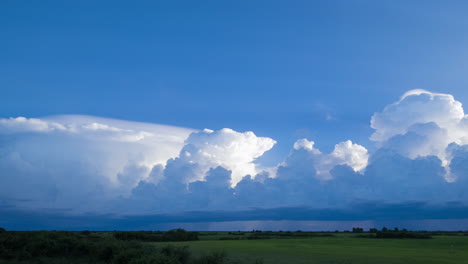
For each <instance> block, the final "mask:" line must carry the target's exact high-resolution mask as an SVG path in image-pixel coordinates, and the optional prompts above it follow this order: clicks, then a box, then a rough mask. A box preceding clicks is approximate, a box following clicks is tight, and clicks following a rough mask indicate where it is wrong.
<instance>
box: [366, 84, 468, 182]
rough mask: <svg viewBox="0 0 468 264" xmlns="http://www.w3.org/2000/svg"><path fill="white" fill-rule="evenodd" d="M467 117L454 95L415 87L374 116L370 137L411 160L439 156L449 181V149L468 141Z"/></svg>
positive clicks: (450, 177)
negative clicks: (447, 150)
mask: <svg viewBox="0 0 468 264" xmlns="http://www.w3.org/2000/svg"><path fill="white" fill-rule="evenodd" d="M466 120H467V117H466V116H465V113H464V110H463V107H462V104H461V103H460V102H459V101H456V100H455V99H454V97H453V96H452V95H450V94H442V93H432V92H428V91H425V90H412V91H409V92H407V93H405V94H404V95H403V96H402V97H401V99H400V100H399V101H397V102H395V103H393V104H390V105H388V106H387V107H385V109H384V110H383V111H382V112H380V113H375V114H374V115H373V116H372V119H371V127H372V128H374V129H375V132H374V133H373V134H372V136H371V140H374V141H376V142H378V143H379V145H380V146H381V147H384V148H388V149H393V150H395V151H397V152H398V153H400V154H402V155H404V156H406V157H409V158H412V159H414V158H417V157H425V156H431V155H432V156H437V157H438V158H439V159H440V160H441V161H442V165H443V166H444V167H445V168H446V171H447V172H446V175H445V178H446V180H447V181H453V180H454V179H453V177H452V176H451V175H450V168H449V164H450V161H451V157H450V155H448V153H447V152H446V148H447V146H448V145H449V144H451V143H457V144H460V145H464V144H467V143H468V140H467V139H468V129H467V128H468V126H467V121H466Z"/></svg>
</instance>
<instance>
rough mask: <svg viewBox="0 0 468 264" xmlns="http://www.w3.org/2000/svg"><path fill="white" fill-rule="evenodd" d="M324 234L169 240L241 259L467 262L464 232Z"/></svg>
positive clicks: (195, 251) (196, 250)
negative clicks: (413, 236)
mask: <svg viewBox="0 0 468 264" xmlns="http://www.w3.org/2000/svg"><path fill="white" fill-rule="evenodd" d="M326 235H327V234H323V236H321V235H317V236H306V235H304V238H297V237H293V238H272V239H251V240H227V237H226V236H225V235H223V234H219V233H218V234H210V233H205V234H201V236H200V239H201V240H200V241H190V242H172V243H174V244H177V245H188V246H189V248H190V250H191V251H192V252H193V254H207V253H209V252H213V251H223V252H226V254H227V256H229V258H230V259H233V260H235V261H239V262H240V263H255V261H257V263H265V264H269V263H278V264H279V263H330V264H331V263H336V264H338V263H340V264H351V263H353V264H355V263H356V264H357V263H369V264H370V263H373V264H374V263H382V264H385V263H389V264H390V263H392V264H403V263H408V264H410V263H412V264H418V263H425V264H428V263H434V264H441V263H454V264H455V263H457V264H458V263H468V236H464V235H457V236H454V235H449V236H447V235H435V236H433V238H432V239H369V238H361V237H357V236H356V235H355V234H352V233H349V234H347V233H339V234H333V236H326ZM223 238H224V239H225V240H213V239H223ZM204 239H206V240H204Z"/></svg>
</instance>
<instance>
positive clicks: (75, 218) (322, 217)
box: [0, 202, 468, 231]
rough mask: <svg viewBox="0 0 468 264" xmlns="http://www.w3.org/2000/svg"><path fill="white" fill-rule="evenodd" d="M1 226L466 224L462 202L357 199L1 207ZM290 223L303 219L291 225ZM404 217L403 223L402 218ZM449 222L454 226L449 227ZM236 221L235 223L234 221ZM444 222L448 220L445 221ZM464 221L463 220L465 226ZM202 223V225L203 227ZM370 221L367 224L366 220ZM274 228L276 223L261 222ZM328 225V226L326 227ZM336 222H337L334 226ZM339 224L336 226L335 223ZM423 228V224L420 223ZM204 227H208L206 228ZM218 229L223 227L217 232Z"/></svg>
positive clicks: (121, 227) (123, 227) (142, 227)
mask: <svg viewBox="0 0 468 264" xmlns="http://www.w3.org/2000/svg"><path fill="white" fill-rule="evenodd" d="M0 215H1V216H2V217H1V218H0V226H3V227H5V228H7V229H8V230H85V229H89V230H150V229H152V230H155V229H158V230H165V229H170V228H175V227H178V226H186V227H188V229H190V227H191V226H192V227H193V228H192V229H200V228H201V227H203V226H207V225H206V223H224V224H223V225H218V226H219V227H222V228H223V229H226V230H236V227H238V226H239V225H238V223H239V222H249V221H251V222H256V223H257V225H256V226H262V225H261V224H260V225H259V224H258V223H259V222H262V221H263V222H265V223H267V222H272V221H290V222H291V223H292V224H289V225H288V226H289V227H286V229H285V230H287V229H290V230H297V229H301V228H300V227H303V226H304V223H303V222H307V221H318V222H322V225H321V226H315V227H314V228H315V229H314V230H316V231H318V230H324V231H333V230H331V229H327V224H326V223H327V222H328V221H329V222H355V223H359V222H363V221H368V222H369V221H370V222H371V223H376V225H379V224H377V223H385V222H387V223H395V224H397V223H404V221H413V224H412V226H413V228H417V226H418V225H417V224H416V225H414V222H415V221H416V223H417V222H418V221H420V222H421V223H423V222H424V221H427V220H439V221H440V222H439V223H438V225H436V227H437V228H438V229H443V230H453V231H457V230H458V229H459V228H460V227H463V226H468V220H467V219H468V205H467V204H463V203H457V202H453V203H446V204H440V205H437V206H434V205H429V204H427V203H423V202H408V203H399V204H386V203H380V202H366V203H359V204H355V205H353V206H349V207H348V208H342V209H312V208H307V207H282V208H268V209H266V208H255V209H254V208H252V209H249V210H242V211H207V212H204V211H192V212H183V213H173V214H153V215H127V216H116V215H112V214H103V215H97V214H88V215H86V214H84V215H73V214H70V213H69V212H68V211H66V210H65V211H58V210H48V211H41V212H39V211H36V212H33V211H21V210H18V209H15V208H14V207H8V206H3V207H1V208H0ZM294 221H296V222H297V223H302V224H299V225H297V226H294ZM402 221H403V222H402ZM453 221H455V222H457V223H458V225H453V223H452V222H453ZM236 222H237V224H236ZM444 223H446V224H444ZM464 223H465V224H464ZM204 224H205V225H204ZM365 225H369V224H365ZM264 226H269V227H273V228H274V225H264ZM328 226H332V225H328ZM334 226H337V225H336V224H335V225H334ZM338 226H339V225H338ZM420 226H421V227H422V226H427V225H423V224H421V225H420ZM429 228H431V227H429ZM207 230H208V229H207ZM220 231H222V230H220Z"/></svg>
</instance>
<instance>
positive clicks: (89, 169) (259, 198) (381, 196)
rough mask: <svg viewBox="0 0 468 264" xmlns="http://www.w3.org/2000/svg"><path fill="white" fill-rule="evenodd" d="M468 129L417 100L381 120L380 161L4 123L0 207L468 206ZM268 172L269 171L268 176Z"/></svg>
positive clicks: (83, 120)
mask: <svg viewBox="0 0 468 264" xmlns="http://www.w3.org/2000/svg"><path fill="white" fill-rule="evenodd" d="M467 120H468V118H467V117H466V115H465V114H464V110H463V107H462V104H461V103H460V102H458V101H456V100H455V99H454V97H453V96H452V95H449V94H441V93H432V92H428V91H424V90H413V91H409V92H407V93H405V94H404V95H403V96H402V97H401V98H400V99H399V100H397V101H396V102H394V103H392V104H390V105H388V106H387V107H385V108H384V109H383V110H382V111H381V112H377V113H375V114H374V115H373V116H372V118H371V127H372V128H373V129H374V130H375V132H374V133H373V134H372V135H371V139H372V140H373V141H375V142H376V143H377V145H378V149H377V150H376V151H374V152H373V153H369V152H368V150H367V149H366V148H365V147H364V146H361V145H359V144H356V143H353V142H352V141H350V140H348V141H344V142H341V143H338V144H336V145H335V148H334V150H333V151H332V152H330V153H322V152H321V151H320V150H318V149H317V148H315V147H314V142H313V141H310V140H308V139H300V140H298V141H297V142H295V143H294V145H293V146H292V149H291V151H290V153H289V155H288V156H287V157H285V159H284V161H283V162H281V163H280V164H278V165H277V166H274V167H272V168H268V169H265V170H263V169H260V168H259V167H258V166H257V164H256V159H257V158H259V157H261V156H262V155H263V154H264V153H265V152H266V151H268V150H270V149H271V148H273V146H274V145H275V143H276V141H275V140H273V139H271V138H267V137H259V136H257V135H255V134H254V133H253V132H237V131H234V130H232V129H228V128H224V129H221V130H217V131H213V130H209V129H204V130H195V129H187V128H180V127H172V126H164V125H157V124H147V123H138V122H129V121H121V120H113V119H107V118H98V117H89V116H53V117H45V118H24V117H18V118H5V119H0V180H1V183H2V184H0V200H1V201H3V202H5V203H9V204H12V205H15V206H17V207H20V208H29V209H38V208H49V209H54V208H55V209H58V208H62V209H63V208H69V209H71V210H72V211H74V212H84V211H95V212H96V211H99V212H101V213H102V212H108V213H117V214H118V213H132V214H146V213H162V212H177V211H186V210H219V209H226V208H230V209H233V210H234V209H239V210H242V209H245V208H251V207H265V208H274V207H278V206H308V207H314V208H329V207H332V208H334V207H337V208H338V207H344V206H347V205H349V204H351V203H353V202H354V201H363V200H364V201H376V200H378V201H386V202H404V201H424V202H430V201H434V200H436V201H439V202H446V201H462V202H468V195H466V194H465V193H466V192H465V191H464V190H465V188H466V186H467V183H468V172H467V166H466V164H468V145H467V144H468V121H467ZM262 168H263V167H262Z"/></svg>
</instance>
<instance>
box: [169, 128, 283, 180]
mask: <svg viewBox="0 0 468 264" xmlns="http://www.w3.org/2000/svg"><path fill="white" fill-rule="evenodd" d="M275 143H276V141H274V140H273V139H271V138H267V137H257V136H256V135H255V134H254V133H253V132H251V131H248V132H244V133H241V132H236V131H234V130H232V129H229V128H223V129H221V130H217V131H213V130H209V129H205V130H203V131H199V132H195V133H192V134H190V136H189V137H188V138H187V140H186V141H185V146H184V148H183V149H182V151H181V152H180V155H179V160H178V162H181V163H185V164H197V167H198V171H197V172H195V173H194V175H193V176H192V177H190V178H188V179H186V182H192V181H194V180H201V179H203V177H204V175H205V174H206V172H208V170H209V169H210V168H215V167H218V166H221V167H224V168H226V169H228V170H230V171H232V184H233V185H235V184H237V182H239V181H240V180H241V179H242V177H244V176H245V175H248V174H249V175H256V174H257V173H258V170H257V169H256V167H255V164H254V163H253V161H254V160H255V159H256V158H258V157H260V156H262V155H263V153H265V152H266V151H268V150H270V149H271V148H272V147H273V146H274V145H275Z"/></svg>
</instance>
